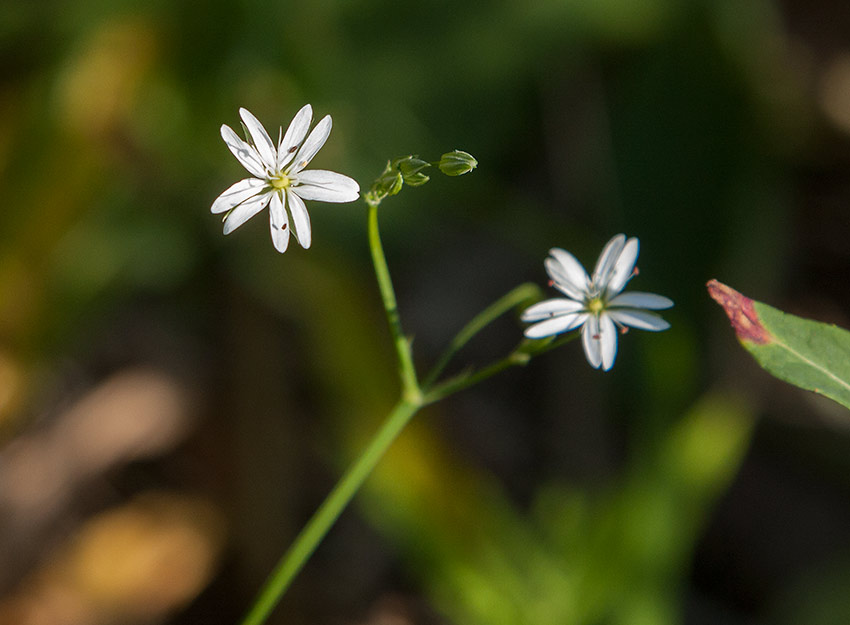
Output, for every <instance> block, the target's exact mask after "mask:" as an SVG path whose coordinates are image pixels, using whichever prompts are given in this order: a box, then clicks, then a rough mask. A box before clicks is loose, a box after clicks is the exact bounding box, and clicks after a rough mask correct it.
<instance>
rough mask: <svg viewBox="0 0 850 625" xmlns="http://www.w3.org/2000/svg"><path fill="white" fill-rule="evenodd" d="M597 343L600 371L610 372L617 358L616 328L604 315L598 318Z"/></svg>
mask: <svg viewBox="0 0 850 625" xmlns="http://www.w3.org/2000/svg"><path fill="white" fill-rule="evenodd" d="M599 342H600V351H601V352H602V370H603V371H610V370H611V367H613V366H614V359H615V358H616V357H617V327H616V326H615V325H614V322H613V321H612V320H611V318H610V317H609V316H608V315H605V314H603V315H602V316H601V317H600V318H599Z"/></svg>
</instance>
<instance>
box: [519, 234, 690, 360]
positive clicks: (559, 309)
mask: <svg viewBox="0 0 850 625" xmlns="http://www.w3.org/2000/svg"><path fill="white" fill-rule="evenodd" d="M549 253H550V254H551V256H550V257H549V258H547V259H546V262H545V263H544V264H545V267H546V273H548V274H549V277H550V278H552V282H551V284H552V286H554V287H555V288H556V289H558V290H559V291H561V292H562V293H563V294H564V295H566V296H567V297H566V298H555V299H550V300H546V301H543V302H540V303H538V304H534V305H533V306H530V307H529V308H527V309H526V310H525V311H524V312H523V313H522V320H523V321H527V322H531V323H532V324H533V325H530V326H528V327H527V328H526V329H525V336H527V337H528V338H531V339H539V338H543V337H546V336H553V335H555V334H561V333H562V332H567V331H569V330H574V329H576V328H578V327H579V326H581V338H582V345H583V347H584V354H585V356H586V357H587V361H588V362H589V363H590V366H592V367H593V368H594V369H598V368H599V367H600V366H601V367H602V369H603V371H608V370H609V369H610V368H611V367H613V366H614V359H615V358H616V356H617V330H618V329H619V330H620V331H621V332H623V333H625V332H626V330H627V326H631V327H633V328H640V329H641V330H651V331H653V332H659V331H661V330H666V329H667V328H669V327H670V324H669V323H667V322H666V321H664V319H662V318H661V317H660V316H658V315H657V314H655V313H652V312H647V309H648V310H662V309H664V308H670V307H671V306H672V305H673V302H672V300H670V299H668V298H666V297H663V296H662V295H655V294H654V293H639V292H632V293H621V291H622V290H623V287H625V286H626V283H627V282H628V281H629V280H630V279H631V278H632V277H633V276H634V275H636V273H637V270H636V269H635V262H636V261H637V256H638V240H637V239H635V238H631V239H628V240H626V235H624V234H618V235H617V236H615V237H614V238H613V239H611V240H610V241H608V244H607V245H606V246H605V249H603V250H602V253H601V254H600V255H599V260H597V261H596V268H595V269H594V270H593V277H592V278H591V277H590V276H588V275H587V272H586V271H585V270H584V267H582V265H581V263H579V262H578V261H577V260H576V258H575V256H573V255H572V254H570V253H569V252H566V251H564V250H562V249H560V248H557V247H556V248H553V249H551V250H550V251H549Z"/></svg>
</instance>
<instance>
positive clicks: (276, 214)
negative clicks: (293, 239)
mask: <svg viewBox="0 0 850 625" xmlns="http://www.w3.org/2000/svg"><path fill="white" fill-rule="evenodd" d="M269 228H270V230H271V233H272V244H273V245H274V249H276V250H277V251H278V252H280V253H281V254H283V253H284V252H285V251H286V248H287V247H288V246H289V217H287V215H286V209H284V208H283V198H282V196H281V194H280V191H277V192H275V193H273V194H272V198H271V201H270V202H269Z"/></svg>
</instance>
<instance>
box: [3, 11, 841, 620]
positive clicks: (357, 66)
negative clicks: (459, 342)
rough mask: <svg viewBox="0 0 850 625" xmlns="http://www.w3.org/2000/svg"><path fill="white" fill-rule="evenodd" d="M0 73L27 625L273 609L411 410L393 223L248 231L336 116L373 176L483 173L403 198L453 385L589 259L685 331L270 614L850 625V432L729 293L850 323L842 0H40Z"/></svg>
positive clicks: (395, 467) (504, 401) (402, 457)
mask: <svg viewBox="0 0 850 625" xmlns="http://www.w3.org/2000/svg"><path fill="white" fill-rule="evenodd" d="M0 68H2V69H0V191H2V193H0V198H2V204H0V206H2V218H0V624H2V625H36V624H37V625H66V624H67V625H72V624H73V625H76V624H79V625H112V624H116V625H117V624H122V625H124V624H139V625H143V624H155V623H173V624H182V625H190V624H204V625H217V624H230V623H235V622H237V621H238V619H239V618H240V616H241V615H242V614H243V613H244V611H245V609H246V608H247V606H248V605H250V603H251V601H252V599H253V597H254V595H255V593H256V592H257V590H258V589H259V587H260V585H261V584H262V582H263V580H264V578H265V576H266V575H267V574H268V572H269V571H270V570H271V568H272V567H273V565H274V563H275V562H276V561H277V559H278V558H279V557H280V555H281V554H282V553H283V551H284V549H285V548H286V547H287V545H288V544H289V543H290V542H291V540H292V539H293V537H294V535H295V534H296V532H297V531H298V529H299V528H300V527H301V526H302V525H303V524H304V522H305V521H306V520H307V518H308V517H309V515H310V514H311V513H312V512H313V510H314V509H315V508H316V506H317V505H318V504H319V503H320V501H321V500H322V498H323V497H324V496H325V494H326V493H327V492H328V490H329V489H330V488H331V486H332V485H333V484H334V482H335V480H336V478H337V476H338V475H339V474H340V472H341V471H342V470H343V469H344V467H345V466H346V464H347V463H348V462H349V461H350V460H351V459H352V458H353V457H355V456H356V454H357V453H358V451H359V450H360V449H361V448H362V446H363V444H364V443H365V441H366V440H368V438H369V436H371V434H372V433H373V432H374V430H375V428H376V427H377V424H378V423H380V421H381V420H382V419H383V417H384V416H385V414H386V412H387V410H388V408H389V407H390V406H391V405H392V404H393V403H394V401H395V399H396V397H397V392H398V389H397V383H396V378H395V372H394V368H393V365H392V357H393V352H392V348H391V344H390V341H389V337H388V332H387V330H386V327H385V322H384V317H383V311H382V308H381V306H380V302H379V298H378V295H377V290H376V287H375V285H374V279H373V277H372V273H371V265H370V263H369V256H368V247H367V242H366V231H365V216H366V213H365V206H364V205H363V204H362V203H355V204H340V205H333V204H320V203H312V204H311V206H310V213H311V217H312V222H313V233H314V236H313V239H314V243H313V247H312V248H311V249H310V250H309V251H304V250H302V249H300V248H298V247H291V248H290V250H289V251H288V252H287V253H286V254H285V255H279V254H277V253H276V252H275V251H274V250H273V248H272V245H271V241H270V239H269V234H268V225H267V221H266V218H265V217H264V216H263V215H261V216H258V217H257V218H255V219H253V220H252V221H250V222H249V223H248V224H246V225H245V226H243V227H242V228H240V229H239V230H238V231H237V232H235V233H234V234H232V235H230V236H228V237H227V238H225V237H223V236H222V235H221V222H220V219H219V218H218V217H216V216H213V215H211V214H209V206H210V204H211V203H212V201H213V199H215V197H216V196H217V195H218V194H219V193H220V192H221V191H222V190H223V189H225V188H226V187H227V186H229V185H230V184H232V183H233V182H235V181H236V180H238V179H240V178H242V177H243V176H244V175H245V174H244V172H243V170H242V169H241V167H240V166H239V164H238V163H237V162H236V160H235V159H234V158H233V157H232V156H231V154H230V153H229V151H228V150H227V148H226V146H225V145H224V144H223V142H222V141H221V139H220V136H219V127H220V125H221V124H222V123H227V124H229V125H231V126H236V127H238V114H237V111H238V108H239V107H240V106H245V107H247V108H248V109H250V110H251V111H252V112H253V113H254V114H256V115H257V117H259V119H260V120H262V121H263V122H264V123H265V124H266V127H267V128H269V129H270V132H271V134H272V135H273V136H276V129H277V127H278V126H280V125H283V126H286V124H288V123H289V120H290V119H291V118H292V116H293V115H294V113H295V112H296V111H297V110H298V109H299V108H300V107H301V106H302V105H303V104H305V103H307V102H309V103H311V104H312V105H313V107H314V110H315V112H316V116H317V117H320V116H323V115H325V114H331V115H333V119H334V130H333V133H332V135H331V139H330V141H329V142H328V144H327V145H326V147H325V148H324V149H323V150H322V151H321V153H320V154H319V155H318V156H317V157H316V159H315V160H314V166H315V167H318V168H326V169H332V170H335V171H340V172H344V173H346V174H349V175H351V176H353V177H354V178H356V179H357V180H358V181H359V182H360V184H361V186H362V187H364V188H368V186H369V184H370V183H371V181H372V180H373V179H374V178H375V177H376V176H377V175H378V174H380V172H381V170H382V169H383V167H384V164H385V163H386V160H387V159H388V158H391V157H395V156H401V155H404V154H410V153H415V154H419V155H421V156H422V157H423V158H425V159H428V160H433V159H436V158H438V157H439V155H440V154H441V153H443V152H446V151H449V150H451V149H454V148H459V149H463V150H467V151H469V152H471V153H472V154H474V155H475V156H476V157H477V158H478V160H479V162H480V166H479V168H478V169H477V170H476V171H475V172H474V173H473V174H472V175H469V176H465V177H463V178H459V179H448V178H445V177H442V176H435V177H434V178H433V179H432V181H431V182H430V183H429V184H428V185H427V186H425V187H421V188H417V189H406V190H405V191H404V192H403V193H402V194H401V195H400V196H398V197H396V198H391V199H389V200H388V201H386V202H385V203H384V204H383V206H382V209H381V210H382V213H381V214H382V228H383V235H384V241H385V247H386V252H387V255H388V258H389V263H390V267H391V270H392V272H393V276H394V279H395V284H396V290H397V293H398V296H399V299H400V309H401V313H402V319H403V322H404V324H405V330H406V331H407V332H409V333H411V334H413V335H414V336H415V343H414V348H415V355H416V358H417V362H418V363H419V366H420V368H421V369H422V370H423V371H424V370H426V369H427V367H428V366H429V365H430V364H432V363H433V362H434V360H435V358H436V357H437V356H438V354H439V353H440V352H441V351H442V348H443V346H444V345H446V343H447V342H448V341H449V339H450V338H451V337H452V336H453V335H454V334H455V332H456V331H457V330H458V329H459V328H460V327H461V326H462V325H463V324H464V323H466V321H467V320H468V319H470V318H471V317H472V316H473V315H474V314H476V313H477V312H479V311H480V310H481V309H482V308H484V307H485V306H486V305H488V304H489V303H491V302H492V301H494V300H495V299H497V298H498V297H500V296H501V295H503V294H504V293H506V292H507V291H508V290H510V289H511V288H513V287H514V286H516V285H517V284H519V283H521V282H524V281H533V282H536V283H538V284H540V285H541V286H544V287H545V283H546V280H547V277H546V275H545V273H544V271H543V264H542V263H543V259H544V258H545V256H546V254H547V251H548V249H549V248H550V247H553V246H560V247H564V248H566V249H569V250H571V251H572V252H573V253H575V254H576V256H577V257H578V258H579V259H581V260H582V261H583V262H584V263H585V265H586V266H592V265H593V263H594V262H595V259H596V255H597V254H598V252H599V250H600V249H601V247H602V245H604V243H605V242H606V241H607V240H608V239H609V238H610V237H611V236H612V235H614V234H616V233H618V232H625V233H627V234H629V235H631V236H637V237H639V238H640V240H641V243H642V253H641V256H640V259H639V266H640V269H641V274H640V276H639V277H638V278H637V279H635V281H634V282H633V288H634V289H638V290H645V291H651V292H656V293H661V294H664V295H667V296H669V297H671V298H672V299H673V300H675V302H676V307H675V308H674V309H672V310H671V311H669V312H668V313H666V314H665V316H666V318H667V319H669V320H670V321H671V322H672V324H673V328H672V329H671V330H669V331H668V332H665V333H662V334H657V335H656V334H649V333H641V332H631V333H629V334H628V335H626V336H624V337H622V339H621V341H620V353H619V356H618V359H617V364H616V366H615V367H614V369H613V370H612V371H611V372H610V373H607V374H602V373H600V372H598V371H594V370H592V369H591V368H590V367H589V366H588V365H587V363H586V362H585V360H584V356H583V354H582V353H581V349H580V347H579V346H578V345H577V344H571V345H568V346H566V347H564V348H562V349H561V350H559V351H556V352H552V353H549V354H547V355H545V356H542V357H540V358H539V359H535V360H534V362H532V363H531V364H530V365H529V366H527V367H525V368H523V369H521V370H520V369H517V370H511V371H509V372H507V373H504V374H502V375H501V376H499V377H498V378H497V379H493V380H491V381H489V382H487V383H485V384H482V385H480V386H478V387H476V388H474V389H471V390H468V391H466V392H464V393H462V394H460V395H457V396H455V397H452V398H451V399H449V400H448V401H445V402H443V403H441V404H439V405H437V406H434V407H431V408H429V409H427V410H426V411H424V412H422V413H421V414H420V415H418V416H417V418H416V419H415V421H414V422H413V423H412V424H411V426H410V427H409V429H408V430H406V431H405V432H404V434H403V435H402V437H401V438H400V439H399V440H398V441H397V443H396V444H395V446H394V447H393V449H392V450H391V453H390V454H389V455H388V456H387V457H386V458H385V459H384V461H383V462H382V464H381V465H380V467H379V470H378V471H377V472H376V474H375V475H373V476H372V478H371V479H370V481H369V482H368V485H367V487H366V488H365V489H364V490H363V491H362V492H361V494H360V495H359V496H358V498H357V500H356V502H355V505H353V506H352V507H351V508H350V509H349V510H348V511H346V512H345V514H344V515H343V517H342V518H341V519H340V522H339V523H338V524H337V525H336V527H335V528H334V529H333V531H332V532H331V534H330V536H329V537H328V539H327V540H326V541H325V543H323V545H322V546H321V547H320V549H319V550H318V552H317V553H316V554H315V557H314V558H313V559H312V561H311V562H310V563H309V564H308V566H307V567H306V568H305V570H304V571H303V573H302V574H301V576H300V577H299V578H298V579H297V581H296V582H295V584H294V585H293V587H292V589H291V591H290V593H289V594H288V595H287V596H286V597H285V598H284V601H283V603H282V604H281V606H280V607H279V609H278V610H277V611H276V613H275V614H274V616H273V617H272V619H270V621H269V622H271V623H280V624H287V625H301V624H304V625H306V624H308V623H309V624H313V623H331V624H346V625H347V624H351V625H407V624H412V625H420V624H440V625H442V624H445V625H467V624H468V625H514V624H517V625H520V624H527V623H533V624H535V625H547V624H550V623H551V624H553V625H554V624H558V625H565V624H567V625H602V624H611V625H666V624H679V623H684V624H688V625H703V624H705V625H708V624H718V623H723V624H727V623H728V624H732V625H738V624H740V625H744V624H746V625H763V624H773V623H776V624H787V625H797V624H799V623H806V624H807V625H821V624H823V625H827V624H829V625H833V624H835V625H837V624H844V623H847V622H850V593H848V588H850V432H848V430H847V424H848V415H847V413H846V411H843V409H841V408H839V407H838V406H837V405H834V404H832V403H830V402H828V401H826V400H821V399H819V398H817V397H815V396H814V395H812V394H807V393H805V392H803V391H800V390H797V389H795V388H792V387H789V386H785V385H783V384H782V383H780V382H778V381H775V380H773V379H772V378H770V377H769V376H767V374H765V373H763V372H762V371H761V370H760V369H758V367H757V366H756V365H755V364H754V362H753V361H752V360H751V358H750V356H749V355H747V354H746V353H745V352H744V351H743V350H742V349H740V348H739V346H738V345H737V343H736V341H735V339H734V337H733V334H732V332H731V330H730V328H729V327H728V322H727V320H726V318H725V316H724V315H723V313H722V311H721V310H720V309H719V308H718V307H717V306H716V305H715V304H714V303H713V302H712V301H711V300H709V298H708V297H707V295H706V292H705V288H704V285H705V282H706V281H707V280H708V279H710V278H718V279H720V280H722V281H724V282H726V283H728V284H731V285H732V286H734V287H735V288H737V289H739V290H740V291H742V292H743V293H745V294H747V295H749V296H751V297H754V298H756V299H759V300H762V301H766V302H768V303H770V304H772V305H774V306H777V307H780V308H783V309H785V310H788V311H790V312H793V313H796V314H800V315H804V316H808V317H813V318H817V319H819V320H822V321H829V322H834V323H838V324H839V325H843V326H844V327H848V326H850V290H849V289H848V288H847V286H848V276H849V275H850V245H848V242H847V241H848V236H847V235H848V232H850V212H848V206H850V175H848V172H850V5H848V4H847V3H846V2H844V1H843V0H809V1H806V2H803V1H802V0H784V1H782V2H780V1H769V0H747V1H741V0H523V1H522V2H519V1H513V2H512V1H509V0H502V1H496V0H494V1H491V2H445V1H442V0H433V1H431V2H420V3H416V2H413V3H399V2H390V1H388V0H348V1H338V2H334V1H332V0H311V1H310V2H309V3H306V2H305V3H294V2H285V1H281V2H271V1H269V0H240V1H238V2H220V1H215V0H214V1H212V2H207V3H202V4H198V3H193V2H188V1H173V2H165V1H146V2H139V1H138V0H110V1H109V2H101V1H99V0H87V1H85V2H70V1H68V0H36V1H31V2H27V1H24V0H6V1H5V2H3V3H1V4H0ZM550 293H553V292H551V291H550ZM520 332H521V324H519V323H518V322H517V320H516V319H511V318H508V319H504V320H501V321H500V322H499V323H497V324H495V325H494V326H493V327H492V328H491V329H489V330H488V331H487V332H486V333H485V334H483V335H481V336H480V337H478V339H476V340H475V341H474V342H473V343H472V344H470V345H469V346H468V348H467V349H466V350H465V351H464V352H462V353H461V354H460V356H459V358H458V359H457V361H456V362H455V364H454V367H455V369H454V370H455V371H457V370H459V369H460V368H461V367H463V366H464V365H467V364H474V363H484V362H487V361H488V360H490V359H492V358H495V357H497V356H500V355H502V354H504V353H505V352H506V351H507V350H509V349H510V348H511V347H513V345H514V344H515V343H516V341H517V340H518V338H519V335H520Z"/></svg>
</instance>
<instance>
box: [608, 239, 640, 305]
mask: <svg viewBox="0 0 850 625" xmlns="http://www.w3.org/2000/svg"><path fill="white" fill-rule="evenodd" d="M639 248H640V243H638V240H637V239H635V238H631V239H629V240H628V241H626V244H625V246H623V251H622V252H620V256H619V257H618V258H617V262H615V263H614V268H613V269H612V270H611V273H610V275H609V276H608V280H607V282H606V283H605V284H607V289H606V293H607V296H608V297H612V296H614V295H616V294H617V293H619V292H620V291H622V290H623V287H624V286H626V283H627V282H628V281H629V280H631V278H632V276H633V275H634V273H633V272H634V269H635V263H636V262H637V257H638V251H639ZM600 286H601V285H600Z"/></svg>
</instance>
